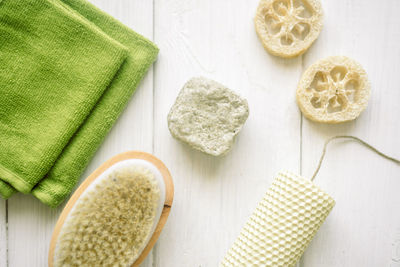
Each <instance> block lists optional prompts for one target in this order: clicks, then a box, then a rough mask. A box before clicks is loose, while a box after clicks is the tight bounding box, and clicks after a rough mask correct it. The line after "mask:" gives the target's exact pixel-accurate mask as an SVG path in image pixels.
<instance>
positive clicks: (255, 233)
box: [221, 172, 335, 267]
mask: <svg viewBox="0 0 400 267" xmlns="http://www.w3.org/2000/svg"><path fill="white" fill-rule="evenodd" d="M334 204H335V201H334V200H333V199H332V198H331V197H330V196H329V195H328V194H326V193H325V192H323V191H322V190H321V189H319V188H318V187H317V186H315V185H314V184H313V183H312V182H311V181H309V180H306V179H303V178H301V177H299V176H297V175H294V174H291V173H287V172H284V173H279V174H278V176H277V177H276V179H275V180H274V182H273V183H272V185H271V187H270V188H269V189H268V191H267V193H266V195H265V197H264V199H263V200H262V201H261V202H260V203H259V204H258V206H257V208H256V210H255V211H254V213H253V215H252V216H251V217H250V219H249V220H248V221H247V223H246V225H245V226H244V227H243V229H242V231H241V233H240V235H239V237H238V238H237V239H236V241H235V243H234V244H233V246H232V247H231V249H230V250H229V251H228V253H227V254H226V256H225V258H224V259H223V261H222V263H221V266H223V267H228V266H268V267H287V266H289V267H290V266H294V265H295V264H296V263H297V261H298V260H299V259H300V257H301V255H302V254H303V253H304V251H305V249H306V247H307V246H308V244H309V243H310V241H311V240H312V238H313V237H314V235H315V234H316V233H317V231H318V229H319V228H320V226H321V225H322V223H323V222H324V221H325V219H326V217H327V216H328V214H329V212H330V211H331V210H332V208H333V206H334Z"/></svg>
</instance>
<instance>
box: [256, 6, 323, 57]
mask: <svg viewBox="0 0 400 267" xmlns="http://www.w3.org/2000/svg"><path fill="white" fill-rule="evenodd" d="M322 18H323V12H322V7H321V2H320V0H261V1H260V3H259V5H258V8H257V13H256V16H255V18H254V23H255V27H256V32H257V35H258V37H259V38H260V40H261V42H262V44H263V46H264V48H265V49H266V50H267V51H268V52H269V53H271V54H273V55H275V56H279V57H284V58H290V57H295V56H298V55H301V54H303V53H304V52H305V51H307V49H308V48H309V47H310V46H311V45H312V43H313V42H314V41H315V40H316V39H317V37H318V35H319V33H320V32H321V30H322Z"/></svg>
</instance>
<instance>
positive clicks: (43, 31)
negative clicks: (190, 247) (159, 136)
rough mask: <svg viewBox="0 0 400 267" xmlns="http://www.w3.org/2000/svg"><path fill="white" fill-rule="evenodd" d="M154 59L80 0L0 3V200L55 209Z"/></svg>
mask: <svg viewBox="0 0 400 267" xmlns="http://www.w3.org/2000/svg"><path fill="white" fill-rule="evenodd" d="M157 53H158V49H157V47H156V46H154V44H152V43H151V42H150V41H148V40H146V39H145V38H143V37H142V36H140V35H138V34H137V33H135V32H133V31H132V30H130V29H128V28H127V27H125V26H124V25H122V24H121V23H119V22H118V21H116V20H115V19H113V18H112V17H110V16H108V15H107V14H105V13H103V12H102V11H100V10H98V9H97V8H96V7H94V6H92V5H91V4H89V3H88V2H86V1H85V0H63V1H61V0H19V1H15V0H3V1H1V0H0V59H1V62H2V64H0V151H1V152H0V179H1V181H0V194H1V195H2V196H3V197H4V198H7V197H9V196H10V195H11V194H12V193H13V192H15V190H18V191H20V192H23V193H32V194H33V195H34V196H36V197H37V198H38V199H40V200H41V201H42V202H44V203H45V204H47V205H49V206H52V207H55V206H57V205H59V204H60V203H61V202H62V201H63V200H64V199H65V198H66V197H67V196H68V195H69V194H70V192H71V191H72V189H73V188H74V186H75V185H76V182H77V180H78V178H79V177H80V175H81V173H82V172H83V170H84V168H85V166H86V165H87V163H88V162H89V160H90V158H91V156H92V155H93V154H94V152H95V151H96V149H97V148H98V146H99V145H100V144H101V142H102V140H103V138H104V137H105V135H106V134H107V132H108V131H109V130H110V128H111V127H112V125H113V123H114V122H115V120H116V119H117V117H118V116H119V115H120V113H121V112H122V111H123V109H124V107H125V106H126V104H127V102H128V100H129V98H130V96H131V95H132V93H133V92H134V90H135V88H136V87H137V85H138V83H139V82H140V80H141V79H142V78H143V76H144V74H145V72H146V71H147V69H148V68H149V67H150V65H151V64H152V63H153V61H154V60H155V58H156V56H157Z"/></svg>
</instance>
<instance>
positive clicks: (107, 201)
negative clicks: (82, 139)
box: [54, 164, 163, 266]
mask: <svg viewBox="0 0 400 267" xmlns="http://www.w3.org/2000/svg"><path fill="white" fill-rule="evenodd" d="M161 193H162V192H160V186H159V184H158V181H157V179H156V177H155V175H154V173H153V172H152V171H150V170H149V169H148V168H146V167H143V166H140V165H137V164H134V165H129V164H124V165H122V166H121V167H119V168H114V169H112V170H110V171H109V172H108V173H104V177H101V178H98V179H97V180H96V182H94V183H93V184H91V185H90V187H89V188H88V189H87V191H86V192H85V193H84V194H82V196H81V197H80V199H79V200H78V201H77V202H76V204H75V206H74V208H73V209H72V210H71V212H70V214H69V215H68V217H67V219H66V220H65V223H64V225H63V227H62V229H61V231H60V235H59V238H58V241H57V245H56V251H55V258H54V266H130V265H131V264H133V262H134V261H135V260H136V259H137V258H138V256H139V255H140V253H141V252H142V250H143V248H144V246H145V245H146V243H147V242H148V240H149V237H150V236H151V233H152V230H153V231H154V222H155V219H156V218H157V217H159V214H157V213H160V212H159V206H160V205H159V203H160V200H161V201H163V200H162V199H161V197H160V196H161V195H162V194H161ZM157 215H158V216H157Z"/></svg>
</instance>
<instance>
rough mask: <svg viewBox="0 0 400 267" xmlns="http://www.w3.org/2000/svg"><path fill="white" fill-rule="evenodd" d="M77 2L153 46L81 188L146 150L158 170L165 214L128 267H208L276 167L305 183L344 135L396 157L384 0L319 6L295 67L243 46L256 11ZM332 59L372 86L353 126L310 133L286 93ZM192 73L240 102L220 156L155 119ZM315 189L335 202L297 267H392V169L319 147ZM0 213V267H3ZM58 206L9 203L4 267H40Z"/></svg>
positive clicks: (361, 152)
mask: <svg viewBox="0 0 400 267" xmlns="http://www.w3.org/2000/svg"><path fill="white" fill-rule="evenodd" d="M91 1H93V3H95V4H96V5H98V6H99V7H100V8H102V9H103V10H105V11H106V12H108V13H110V14H111V15H113V16H115V17H116V18H118V19H120V20H121V21H122V22H123V23H125V24H127V25H128V26H129V27H131V28H133V29H134V30H136V31H138V32H139V33H141V34H143V35H144V36H146V37H147V38H150V39H152V37H153V36H154V38H153V40H154V41H155V42H156V44H157V45H158V46H159V47H160V48H161V50H160V55H159V59H158V62H156V64H155V68H154V71H153V70H150V72H149V73H148V74H147V75H146V78H145V80H144V81H143V82H142V84H141V86H140V87H139V89H138V91H137V93H136V94H135V96H134V97H133V99H132V101H131V102H130V104H129V106H128V108H127V109H126V110H125V112H124V113H123V115H122V116H121V118H120V120H119V121H118V122H117V124H116V125H115V126H114V128H113V130H112V131H111V132H110V134H109V135H108V137H107V139H106V140H105V142H104V144H103V145H102V146H101V148H100V149H99V151H98V152H97V153H96V155H95V157H94V159H93V160H92V162H91V164H90V165H89V167H88V168H87V170H86V172H85V174H84V175H83V176H82V178H85V177H87V175H89V174H90V173H91V172H93V170H94V169H96V168H97V167H98V166H99V165H100V164H101V163H103V162H104V161H106V160H107V159H108V158H110V157H111V156H113V155H115V154H118V153H120V152H123V151H127V150H143V151H147V152H150V153H152V152H153V153H154V154H155V155H156V156H157V157H159V158H160V159H161V160H163V161H164V162H165V164H166V166H168V168H169V169H170V171H171V173H172V175H173V177H174V182H175V190H176V192H175V201H174V207H173V209H172V210H171V214H170V218H169V219H168V222H167V224H166V226H165V228H164V231H163V232H162V234H161V236H160V239H159V241H158V242H157V244H156V246H155V247H154V249H153V252H152V253H151V254H150V255H149V256H148V257H147V259H146V261H145V262H144V263H143V264H142V266H144V267H150V266H151V267H170V266H171V267H175V266H178V267H180V266H202V267H205V266H216V265H217V264H218V263H219V262H220V260H221V259H222V258H223V256H224V255H225V253H226V251H227V250H228V248H229V247H230V246H231V244H232V242H233V241H234V239H235V238H236V236H237V235H238V233H239V231H240V229H241V227H242V225H243V224H244V222H245V221H246V220H247V218H248V216H249V215H250V214H251V212H252V211H253V209H254V208H255V207H256V204H257V202H258V201H259V200H260V199H261V197H262V195H263V194H264V193H265V192H266V190H267V188H268V186H269V184H270V182H271V181H272V179H273V176H274V175H275V174H276V173H277V172H278V171H279V170H281V169H288V170H290V171H293V172H300V171H301V172H302V175H303V176H306V177H307V176H311V175H312V172H313V171H314V168H315V166H316V164H317V160H318V157H319V156H320V153H321V150H322V145H323V142H324V140H325V139H326V138H327V137H330V136H332V135H336V134H353V135H357V136H358V137H361V138H363V139H365V140H366V141H368V142H370V143H371V144H373V145H375V146H377V147H378V148H379V149H381V150H382V151H384V152H387V153H389V154H391V155H393V156H396V157H400V154H399V148H400V140H399V138H398V136H399V135H400V122H399V115H398V114H399V112H400V105H399V104H398V103H399V101H400V87H399V84H400V76H399V75H398V73H397V72H398V69H399V65H400V48H399V43H400V27H399V25H400V16H399V15H398V14H399V13H400V2H399V1H398V0H385V1H379V2H377V1H372V0H336V1H328V0H322V5H323V9H324V13H325V18H324V28H323V30H322V33H321V35H320V37H319V39H318V40H317V41H316V43H315V44H314V45H313V46H312V47H311V49H310V50H309V51H308V52H306V54H304V56H302V57H298V58H295V59H289V60H284V59H279V58H276V57H273V56H270V55H269V54H268V53H267V52H265V51H264V49H263V47H262V45H261V43H260V42H259V40H258V39H257V36H256V33H255V30H254V25H253V17H254V14H255V10H256V7H257V4H258V0H248V1H240V0H230V1H228V0H224V1H223V0H219V1H215V0H202V1H195V0H168V1H166V0H154V1H149V0H114V1H107V0H91ZM153 4H154V5H153ZM153 22H154V23H153ZM153 29H154V31H153ZM339 54H343V55H347V56H350V57H352V58H354V59H355V60H357V61H359V62H360V63H361V64H362V65H363V66H364V67H365V69H366V71H367V73H368V74H369V78H370V81H371V85H372V94H371V100H370V103H369V106H368V108H367V110H366V111H365V112H364V113H362V115H361V116H360V118H358V119H357V120H356V121H354V122H350V123H345V124H341V125H322V124H318V123H312V122H310V121H308V120H307V119H305V118H302V117H301V115H300V113H299V111H298V108H297V105H296V102H295V90H296V86H297V82H298V80H299V78H300V75H301V73H302V72H303V71H304V70H305V68H306V67H308V66H309V65H311V64H312V63H313V62H315V61H316V60H318V59H321V58H323V57H327V56H330V55H339ZM199 75H203V76H206V77H209V78H212V79H215V80H217V81H219V82H221V83H223V84H225V85H227V86H228V87H229V88H231V89H232V90H234V91H236V92H238V93H240V94H241V95H242V96H243V97H245V98H247V99H248V102H249V108H250V116H249V119H248V120H247V122H246V124H245V125H244V128H243V129H242V131H241V132H240V133H239V135H238V138H237V142H236V144H235V145H234V147H233V149H232V151H230V153H229V154H228V155H227V156H226V157H223V158H214V157H211V156H207V155H204V154H202V153H200V152H196V151H194V150H192V149H191V148H189V147H187V146H185V145H183V144H181V143H180V142H178V141H176V140H174V139H173V138H172V137H171V135H170V133H169V131H168V127H167V114H168V111H169V109H170V107H171V106H172V104H173V103H174V101H175V98H176V96H177V94H178V92H179V90H180V89H181V87H182V86H183V84H184V83H185V82H186V81H187V80H188V79H190V78H191V77H193V76H199ZM153 81H154V84H153ZM153 92H154V95H153ZM153 102H154V105H153ZM153 111H154V112H153ZM153 140H154V141H153ZM315 182H316V184H317V185H319V186H321V187H322V188H323V189H324V190H326V191H327V192H328V193H329V194H331V195H332V196H333V197H334V198H335V200H336V201H337V204H336V206H335V208H334V209H333V211H332V213H331V215H330V216H329V217H328V219H327V221H326V223H325V224H324V225H323V226H322V228H321V230H320V231H319V233H318V234H317V236H316V238H315V240H314V241H313V242H312V243H311V246H310V247H309V249H308V250H307V251H306V253H305V255H304V257H303V259H302V261H301V262H300V266H302V267H319V266H324V267H337V266H341V267H342V266H344V267H346V266H351V267H353V266H366V267H375V266H391V267H400V212H399V210H400V197H399V193H398V191H399V188H400V168H399V167H398V166H396V165H394V164H392V163H390V162H387V161H385V160H384V159H382V158H380V157H379V156H377V155H374V154H372V152H370V151H369V150H367V149H365V148H363V147H361V146H360V145H359V144H357V143H350V142H341V141H337V142H335V143H334V144H331V145H330V146H329V147H328V154H327V157H326V159H325V162H324V163H323V166H322V168H321V171H320V173H319V175H318V176H317V178H316V180H315ZM2 203H3V204H4V203H5V202H1V201H0V238H1V240H0V266H6V265H4V262H5V261H4V259H3V258H2V257H1V256H3V255H4V253H5V251H6V249H7V245H6V244H5V239H3V236H2V235H1V234H2V233H3V232H4V230H5V208H4V206H3V204H2ZM61 208H62V207H60V208H59V209H57V210H50V209H49V208H47V207H45V206H43V205H42V204H40V203H39V202H38V201H36V200H34V199H33V198H31V197H29V196H23V195H18V196H15V197H13V198H12V199H10V200H9V207H8V213H9V231H8V236H9V243H8V249H9V253H8V258H9V266H11V267H14V266H17V267H19V266H33V267H36V266H37V267H41V266H45V265H46V262H47V260H46V258H47V252H48V244H49V240H50V236H51V232H52V230H53V227H54V225H55V222H56V220H57V217H58V215H59V213H60V210H61ZM2 231H3V232H2Z"/></svg>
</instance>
